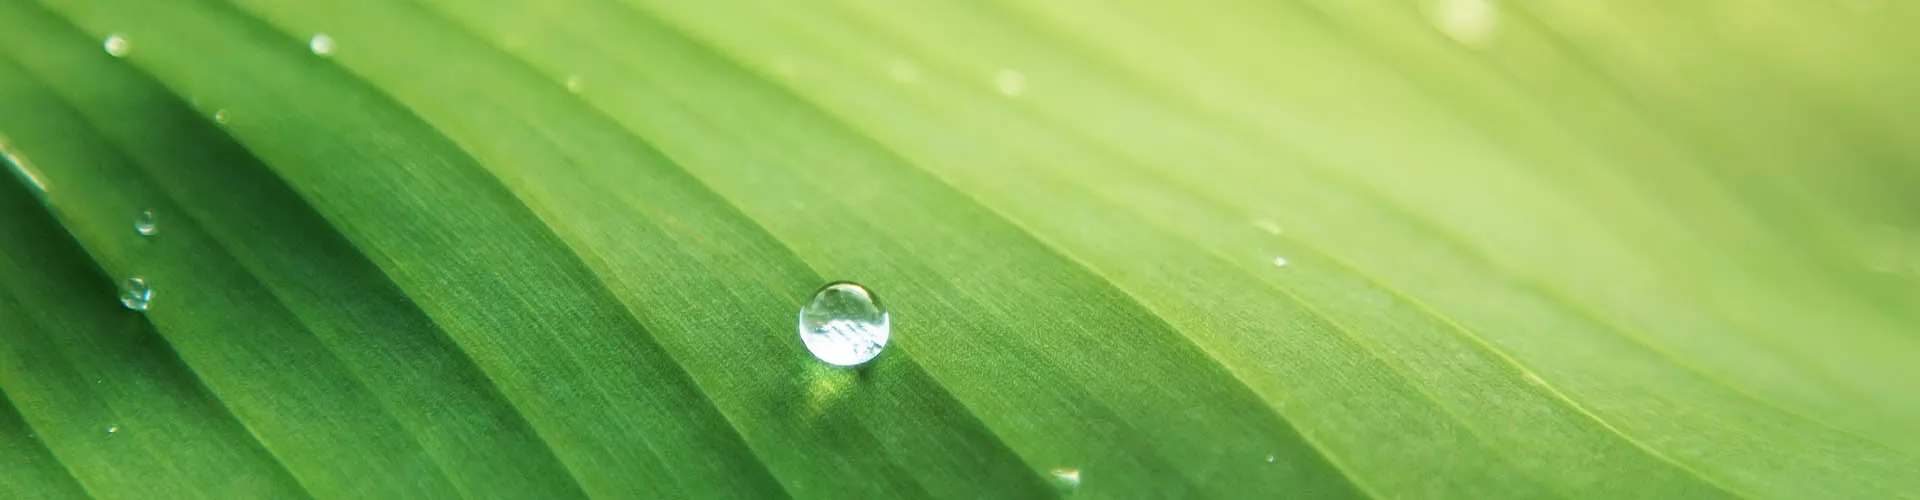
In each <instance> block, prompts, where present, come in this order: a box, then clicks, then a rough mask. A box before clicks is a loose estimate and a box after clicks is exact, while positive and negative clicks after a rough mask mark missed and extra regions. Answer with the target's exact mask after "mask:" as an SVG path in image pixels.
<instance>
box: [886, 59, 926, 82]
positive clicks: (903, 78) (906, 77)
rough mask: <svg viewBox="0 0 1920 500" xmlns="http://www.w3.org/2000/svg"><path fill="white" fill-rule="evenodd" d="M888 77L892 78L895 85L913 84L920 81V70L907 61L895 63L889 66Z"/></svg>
mask: <svg viewBox="0 0 1920 500" xmlns="http://www.w3.org/2000/svg"><path fill="white" fill-rule="evenodd" d="M887 77H888V78H892V79H893V81H894V83H913V82H917V81H920V70H917V69H914V68H913V65H912V64H908V63H907V62H906V61H894V63H893V64H891V65H888V66H887Z"/></svg>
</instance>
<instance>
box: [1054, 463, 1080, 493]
mask: <svg viewBox="0 0 1920 500" xmlns="http://www.w3.org/2000/svg"><path fill="white" fill-rule="evenodd" d="M1050 473H1051V474H1053V485H1054V487H1056V488H1059V489H1060V493H1062V494H1068V495H1071V494H1073V492H1075V491H1079V490H1080V469H1054V470H1052V471H1051V472H1050Z"/></svg>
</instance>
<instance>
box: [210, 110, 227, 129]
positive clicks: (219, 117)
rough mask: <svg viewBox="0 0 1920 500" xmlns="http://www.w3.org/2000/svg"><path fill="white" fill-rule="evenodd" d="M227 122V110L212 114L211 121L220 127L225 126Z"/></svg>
mask: <svg viewBox="0 0 1920 500" xmlns="http://www.w3.org/2000/svg"><path fill="white" fill-rule="evenodd" d="M227 120H228V118H227V110H224V109H222V110H219V111H214V112H213V121H215V122H219V123H220V124H221V125H226V124H227Z"/></svg>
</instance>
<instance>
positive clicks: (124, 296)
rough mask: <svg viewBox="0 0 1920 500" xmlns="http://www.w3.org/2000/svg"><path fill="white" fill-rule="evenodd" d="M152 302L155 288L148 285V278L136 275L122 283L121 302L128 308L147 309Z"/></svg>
mask: <svg viewBox="0 0 1920 500" xmlns="http://www.w3.org/2000/svg"><path fill="white" fill-rule="evenodd" d="M152 302H153V288H152V287H149V286H147V279H146V278H142V277H139V276H134V277H132V278H127V282H126V283H123V284H121V285H120V304H121V305H124V306H127V309H132V310H135V311H145V310H147V305H148V304H150V303H152Z"/></svg>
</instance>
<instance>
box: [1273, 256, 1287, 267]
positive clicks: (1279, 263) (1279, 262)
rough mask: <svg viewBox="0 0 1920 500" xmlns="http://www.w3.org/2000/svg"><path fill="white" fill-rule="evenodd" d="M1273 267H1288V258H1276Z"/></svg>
mask: <svg viewBox="0 0 1920 500" xmlns="http://www.w3.org/2000/svg"><path fill="white" fill-rule="evenodd" d="M1273 265H1274V266H1275V267H1287V258H1286V257H1274V258H1273Z"/></svg>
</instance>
